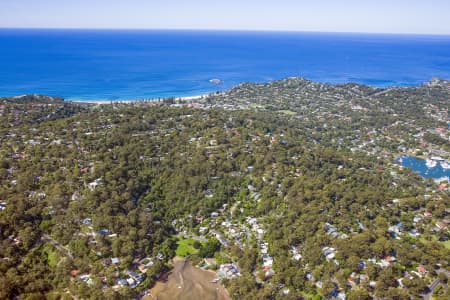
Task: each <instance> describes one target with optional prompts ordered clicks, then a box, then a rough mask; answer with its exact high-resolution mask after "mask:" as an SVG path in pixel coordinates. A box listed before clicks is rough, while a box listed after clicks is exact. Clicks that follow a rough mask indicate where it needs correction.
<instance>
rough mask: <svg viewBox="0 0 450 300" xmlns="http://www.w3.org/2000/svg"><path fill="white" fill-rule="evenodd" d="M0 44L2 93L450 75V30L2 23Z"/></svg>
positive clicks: (166, 92) (191, 90)
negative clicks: (20, 26)
mask: <svg viewBox="0 0 450 300" xmlns="http://www.w3.org/2000/svg"><path fill="white" fill-rule="evenodd" d="M0 45H1V47H0V95H2V96H12V95H20V94H25V93H39V94H49V95H60V96H63V97H65V98H68V99H80V100H81V99H84V100H116V99H117V100H119V99H137V98H154V97H167V96H190V95H198V94H204V93H209V92H213V91H216V90H224V89H228V88H230V87H232V86H235V85H237V84H239V83H241V82H249V81H250V82H264V81H270V80H274V79H281V78H285V77H290V76H303V77H307V78H309V79H312V80H315V81H320V82H330V83H345V82H358V83H365V84H370V85H375V86H381V87H383V86H393V85H401V86H409V85H417V84H420V83H423V82H425V81H428V80H430V79H431V78H432V77H440V78H444V79H450V37H449V36H413V35H409V36H406V35H403V36H402V35H365V34H331V33H282V32H214V31H114V30H109V31H107V30H105V31H95V30H12V29H1V30H0ZM211 79H220V80H222V81H223V83H222V84H219V85H218V84H214V83H211V82H210V80H211Z"/></svg>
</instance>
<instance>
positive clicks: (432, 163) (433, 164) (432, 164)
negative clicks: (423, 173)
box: [425, 158, 437, 169]
mask: <svg viewBox="0 0 450 300" xmlns="http://www.w3.org/2000/svg"><path fill="white" fill-rule="evenodd" d="M425 164H426V166H427V168H429V169H432V168H434V167H436V165H437V161H435V160H432V159H430V158H427V159H426V160H425Z"/></svg>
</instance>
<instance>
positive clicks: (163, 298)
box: [151, 258, 231, 300]
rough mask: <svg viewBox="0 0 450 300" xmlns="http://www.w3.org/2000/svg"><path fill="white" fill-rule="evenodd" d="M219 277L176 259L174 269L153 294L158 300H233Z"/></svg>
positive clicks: (159, 283)
mask: <svg viewBox="0 0 450 300" xmlns="http://www.w3.org/2000/svg"><path fill="white" fill-rule="evenodd" d="M215 279H217V275H216V273H215V272H212V271H205V270H202V269H199V268H197V267H194V266H193V265H192V264H191V262H190V261H188V260H185V259H183V258H175V259H174V268H173V269H172V271H171V272H170V273H169V275H168V277H167V278H166V279H165V280H162V281H158V282H157V283H156V285H155V286H154V287H153V288H152V289H151V293H152V295H153V296H154V297H156V298H157V299H158V300H198V299H202V300H231V298H230V295H229V294H228V291H227V290H226V289H225V287H224V286H223V285H222V284H221V283H220V282H217V283H216V282H214V281H215Z"/></svg>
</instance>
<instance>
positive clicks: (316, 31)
mask: <svg viewBox="0 0 450 300" xmlns="http://www.w3.org/2000/svg"><path fill="white" fill-rule="evenodd" d="M0 30H55V31H56V30H79V31H204V32H261V33H264V32H273V33H277V32H278V33H318V34H321V33H322V34H366V35H405V36H438V37H450V33H414V32H371V31H369V32H367V31H325V30H324V31H322V30H292V29H245V28H244V29H236V28H235V29H226V28H139V27H136V28H126V27H108V28H106V27H0Z"/></svg>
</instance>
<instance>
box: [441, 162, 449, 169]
mask: <svg viewBox="0 0 450 300" xmlns="http://www.w3.org/2000/svg"><path fill="white" fill-rule="evenodd" d="M441 167H442V169H444V170H448V169H450V161H448V160H446V161H443V162H441Z"/></svg>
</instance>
